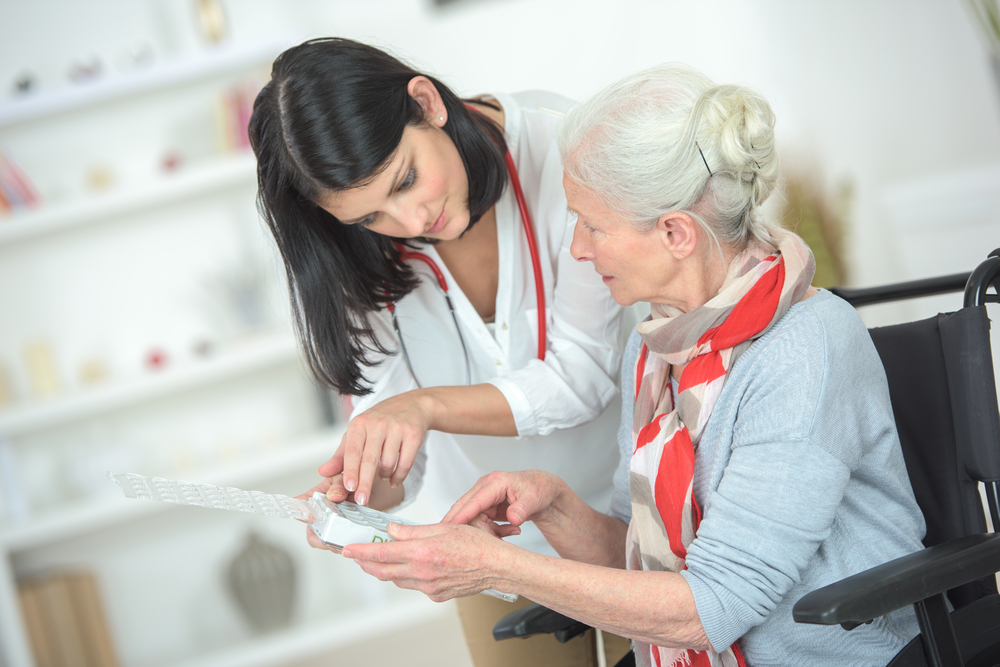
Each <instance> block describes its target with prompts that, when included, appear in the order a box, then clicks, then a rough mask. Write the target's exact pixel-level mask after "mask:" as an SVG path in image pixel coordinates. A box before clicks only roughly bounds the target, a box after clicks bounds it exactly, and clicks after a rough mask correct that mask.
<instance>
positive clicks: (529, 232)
mask: <svg viewBox="0 0 1000 667" xmlns="http://www.w3.org/2000/svg"><path fill="white" fill-rule="evenodd" d="M504 158H505V160H506V162H507V173H509V174H510V184H511V186H512V187H513V188H514V197H515V198H516V199H517V208H518V210H519V211H520V213H521V224H522V225H523V226H524V235H525V237H527V240H528V252H529V253H530V254H531V266H532V268H533V269H534V274H535V300H536V302H537V304H538V358H539V359H543V360H544V359H545V340H546V333H545V283H544V282H543V280H542V262H541V259H540V258H539V256H538V244H537V243H536V241H535V229H534V227H533V225H532V224H531V214H530V213H529V212H528V204H527V202H525V200H524V190H522V189H521V179H519V178H518V176H517V167H516V166H515V165H514V159H513V158H512V157H511V156H510V151H507V153H506V154H505V156H504ZM397 248H399V257H400V259H403V260H409V259H415V260H417V261H420V262H423V263H424V264H426V265H427V266H428V268H430V270H431V272H432V273H433V274H434V277H435V278H436V279H437V284H438V287H440V288H441V291H442V292H443V293H444V298H445V301H446V302H447V303H448V311H449V312H450V313H451V319H452V321H454V322H455V330H456V331H458V340H459V341H460V342H461V343H462V354H463V355H464V356H465V384H472V367H471V365H470V364H469V349H468V347H466V345H465V337H464V336H462V327H460V326H459V325H458V316H457V315H456V314H455V306H454V305H453V304H452V302H451V296H450V295H449V294H448V281H446V280H445V278H444V273H442V272H441V267H439V266H438V265H437V262H435V261H434V260H433V259H431V258H430V256H429V255H426V254H424V253H422V252H417V251H415V250H407V249H406V248H405V247H403V246H401V245H397ZM387 308H388V310H389V313H390V314H391V315H392V328H393V329H395V330H396V336H397V337H398V338H399V346H400V349H401V351H402V352H403V359H404V360H405V361H406V367H407V368H408V369H409V370H410V375H411V376H413V380H414V382H416V383H417V386H418V387H420V388H421V389H422V388H423V385H421V384H420V380H418V379H417V374H416V373H414V372H413V365H412V364H411V363H410V355H409V354H408V353H407V351H406V343H405V342H404V341H403V333H402V331H400V328H399V322H398V321H397V320H396V303H395V302H390V303H389V304H388V306H387Z"/></svg>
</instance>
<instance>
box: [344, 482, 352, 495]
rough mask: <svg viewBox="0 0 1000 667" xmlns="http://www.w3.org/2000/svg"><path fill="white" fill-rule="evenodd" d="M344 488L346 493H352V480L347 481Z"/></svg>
mask: <svg viewBox="0 0 1000 667" xmlns="http://www.w3.org/2000/svg"><path fill="white" fill-rule="evenodd" d="M344 487H345V488H346V489H347V490H348V491H351V492H353V491H354V480H353V479H349V480H347V481H346V482H344Z"/></svg>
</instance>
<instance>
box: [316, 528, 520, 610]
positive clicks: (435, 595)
mask: <svg viewBox="0 0 1000 667" xmlns="http://www.w3.org/2000/svg"><path fill="white" fill-rule="evenodd" d="M310 532H312V531H310ZM389 535H390V536H391V537H392V538H393V539H394V540H396V541H395V542H376V543H372V544H351V545H349V546H347V547H345V548H344V550H343V555H344V557H345V558H350V559H352V560H354V561H355V562H356V563H357V564H358V565H359V566H360V567H361V569H362V570H364V571H365V572H367V573H368V574H370V575H372V576H373V577H375V578H377V579H379V580H381V581H391V582H393V583H394V584H396V586H398V587H400V588H406V589H410V590H417V591H420V592H421V593H424V594H425V595H427V597H429V598H430V599H431V600H433V601H435V602H444V601H445V600H450V599H452V598H456V597H464V596H467V595H473V594H475V593H480V592H482V591H484V590H486V589H487V588H498V587H502V586H503V582H502V581H501V579H500V577H499V575H498V574H496V572H498V571H499V568H500V566H502V564H503V563H505V562H506V561H507V560H508V559H509V558H510V557H511V553H510V550H511V549H513V547H511V546H510V545H508V544H506V543H505V542H503V541H502V540H498V539H495V537H493V536H491V535H490V534H489V532H488V530H487V529H486V528H485V527H484V525H481V523H477V525H475V526H458V525H455V524H441V523H438V524H433V525H429V526H407V525H401V524H397V523H390V524H389ZM314 542H316V543H319V544H322V543H320V542H319V540H318V539H315V540H314V539H310V544H313V546H316V545H315V544H314Z"/></svg>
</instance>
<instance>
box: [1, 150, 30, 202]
mask: <svg viewBox="0 0 1000 667" xmlns="http://www.w3.org/2000/svg"><path fill="white" fill-rule="evenodd" d="M37 204H38V192H37V191H36V190H35V186H34V185H32V183H31V181H30V180H29V179H28V177H27V175H26V174H25V173H24V171H22V169H21V167H20V166H18V164H17V163H16V162H15V161H14V159H13V158H12V157H10V155H9V154H7V153H5V152H4V151H3V150H0V214H2V213H6V212H9V211H13V210H17V209H23V208H31V207H34V206H36V205H37Z"/></svg>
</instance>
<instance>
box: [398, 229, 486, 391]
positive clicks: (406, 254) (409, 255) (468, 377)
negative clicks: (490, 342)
mask: <svg viewBox="0 0 1000 667" xmlns="http://www.w3.org/2000/svg"><path fill="white" fill-rule="evenodd" d="M399 257H400V259H404V260H405V259H415V260H418V261H421V262H423V263H424V264H426V265H427V266H428V267H429V268H430V270H431V271H432V272H433V273H434V277H435V279H437V283H438V287H439V288H440V289H441V291H442V292H443V293H444V300H445V302H447V304H448V312H449V313H451V319H452V321H453V322H454V323H455V331H457V332H458V341H459V342H460V343H461V344H462V355H463V356H464V357H465V384H467V385H469V384H472V364H470V363H469V348H468V346H466V344H465V336H463V335H462V327H460V326H458V315H456V314H455V305H454V304H453V303H452V301H451V295H450V294H448V281H447V280H445V278H444V273H442V271H441V269H440V267H438V265H437V262H435V261H434V260H433V259H431V258H430V257H429V256H428V255H425V254H424V253H422V252H416V251H413V250H404V249H402V248H401V249H400V251H399ZM389 314H390V315H391V316H392V328H393V329H395V330H396V338H398V339H399V347H400V348H401V351H402V353H403V360H404V361H405V362H406V367H407V368H408V369H409V371H410V375H411V376H412V377H413V381H414V382H416V383H417V388H418V389H423V388H424V386H423V385H422V384H420V380H418V379H417V374H416V373H415V372H414V371H413V365H412V364H411V363H410V354H409V353H408V352H407V350H406V341H404V340H403V332H402V331H400V330H399V321H398V320H397V319H396V304H395V303H390V304H389Z"/></svg>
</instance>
